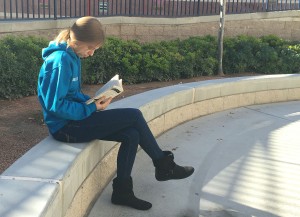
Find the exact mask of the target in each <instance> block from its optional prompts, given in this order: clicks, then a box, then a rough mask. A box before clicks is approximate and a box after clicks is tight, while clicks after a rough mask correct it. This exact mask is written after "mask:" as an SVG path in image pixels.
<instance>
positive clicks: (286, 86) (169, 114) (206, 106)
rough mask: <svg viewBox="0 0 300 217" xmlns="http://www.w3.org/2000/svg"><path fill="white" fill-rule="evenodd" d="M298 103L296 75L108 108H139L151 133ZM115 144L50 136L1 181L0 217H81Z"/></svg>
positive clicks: (184, 87)
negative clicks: (252, 108)
mask: <svg viewBox="0 0 300 217" xmlns="http://www.w3.org/2000/svg"><path fill="white" fill-rule="evenodd" d="M299 99H300V75H298V74H295V75H269V76H254V77H239V78H227V79H218V80H210V81H201V82H194V83H187V84H178V85H174V86H169V87H165V88H160V89H155V90H152V91H148V92H145V93H141V94H138V95H134V96H131V97H128V98H125V99H123V100H120V101H117V102H115V103H112V104H111V105H110V107H109V109H112V108H120V107H121V108H125V107H133V108H139V109H140V110H141V111H142V113H143V114H144V116H145V119H146V120H147V122H148V124H149V126H150V128H151V130H152V132H153V134H154V135H155V136H158V135H160V134H162V133H164V132H166V131H167V130H169V129H171V128H173V127H175V126H177V125H179V124H181V123H183V122H186V121H189V120H192V119H194V118H197V117H200V116H204V115H208V114H211V113H215V112H219V111H223V110H226V109H232V108H237V107H242V106H247V105H254V104H264V103H272V102H284V101H293V100H299ZM118 148H119V146H118V144H117V143H115V142H107V141H93V142H90V143H88V144H82V143H79V144H68V143H60V142H58V141H55V140H54V139H53V138H52V137H48V138H46V139H45V140H43V141H41V142H40V143H39V144H37V145H36V146H35V147H33V148H32V149H31V150H29V151H28V152H27V153H26V154H25V155H24V156H22V157H21V158H20V159H18V160H17V161H16V162H15V163H14V164H13V165H11V166H10V167H9V168H8V169H7V170H6V171H4V172H3V173H2V174H1V176H0V216H1V217H17V216H18V217H37V216H43V217H44V216H45V217H62V216H68V217H69V216H70V217H77V216H78V217H81V216H84V215H85V214H86V213H87V212H88V211H89V208H90V207H91V205H93V202H94V201H95V199H97V196H98V195H99V194H100V193H101V191H102V190H103V189H104V187H105V186H106V185H107V183H108V182H110V180H111V178H112V177H113V176H114V175H115V170H116V163H115V162H116V156H117V152H118Z"/></svg>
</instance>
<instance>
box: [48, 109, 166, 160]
mask: <svg viewBox="0 0 300 217" xmlns="http://www.w3.org/2000/svg"><path fill="white" fill-rule="evenodd" d="M127 128H134V129H135V130H136V131H137V132H138V135H139V144H140V146H141V147H142V149H143V150H144V151H145V152H146V153H147V154H148V155H149V156H150V158H151V159H152V160H156V159H159V158H161V157H163V156H164V155H163V152H162V150H161V149H160V148H159V146H158V144H157V142H156V140H155V138H154V136H153V134H152V132H151V130H150V129H149V127H148V124H147V122H146V121H145V119H144V117H143V114H142V113H141V112H140V110H138V109H133V108H123V109H111V110H105V111H101V112H95V113H93V114H92V115H91V116H90V117H88V118H86V119H84V120H80V121H70V123H69V124H67V125H66V126H65V127H63V129H61V130H59V132H57V133H55V134H54V135H53V136H54V138H56V139H57V140H63V141H66V140H68V142H88V141H91V140H94V139H102V140H105V139H107V140H113V141H119V140H115V139H114V136H116V135H115V134H117V133H119V132H121V131H122V130H124V129H127ZM136 135H137V134H136ZM136 135H135V136H136ZM118 137H119V136H116V138H118ZM108 138H109V139H108Z"/></svg>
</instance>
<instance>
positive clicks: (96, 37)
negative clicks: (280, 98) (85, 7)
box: [55, 16, 105, 45]
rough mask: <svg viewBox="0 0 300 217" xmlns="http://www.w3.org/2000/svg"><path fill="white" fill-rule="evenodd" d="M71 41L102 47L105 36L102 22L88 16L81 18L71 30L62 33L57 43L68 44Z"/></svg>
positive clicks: (57, 38)
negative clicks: (63, 42)
mask: <svg viewBox="0 0 300 217" xmlns="http://www.w3.org/2000/svg"><path fill="white" fill-rule="evenodd" d="M70 39H71V40H72V41H81V42H86V43H93V44H97V45H102V44H103V42H104V39H105V34H104V30H103V27H102V24H101V23H100V21H99V20H97V19H96V18H95V17H90V16H87V17H82V18H79V19H78V20H77V21H76V22H75V23H74V24H73V25H72V27H71V28H69V29H65V30H63V31H61V32H60V33H59V35H58V36H57V37H56V38H55V41H56V43H61V42H62V41H65V42H68V41H69V40H70Z"/></svg>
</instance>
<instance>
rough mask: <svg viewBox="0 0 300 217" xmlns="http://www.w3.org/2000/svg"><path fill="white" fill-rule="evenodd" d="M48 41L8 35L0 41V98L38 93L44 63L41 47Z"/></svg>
mask: <svg viewBox="0 0 300 217" xmlns="http://www.w3.org/2000/svg"><path fill="white" fill-rule="evenodd" d="M46 44H47V42H46V41H45V40H43V39H41V38H36V37H32V36H29V37H16V36H7V37H5V38H3V39H2V40H1V43H0V56H1V59H0V75H1V81H0V98H6V99H12V98H20V97H22V96H29V95H34V94H36V86H37V77H38V73H39V68H40V66H41V64H42V58H41V49H42V47H44V46H45V45H46Z"/></svg>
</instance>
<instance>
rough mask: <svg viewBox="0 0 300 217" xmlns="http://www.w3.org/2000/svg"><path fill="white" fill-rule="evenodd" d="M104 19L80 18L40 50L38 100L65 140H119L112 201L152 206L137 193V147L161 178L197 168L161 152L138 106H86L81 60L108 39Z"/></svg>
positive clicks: (101, 101)
mask: <svg viewBox="0 0 300 217" xmlns="http://www.w3.org/2000/svg"><path fill="white" fill-rule="evenodd" d="M104 38H105V35H104V31H103V28H102V25H101V23H100V22H99V20H97V19H96V18H94V17H82V18H80V19H78V20H77V21H76V22H75V23H74V24H73V25H72V27H71V28H70V29H66V30H63V31H62V32H61V33H60V34H59V35H58V36H57V37H56V39H55V40H54V41H51V42H50V43H49V46H48V47H47V48H44V49H43V51H42V56H43V59H44V63H43V65H42V67H41V70H40V74H39V78H38V98H39V101H40V103H41V105H42V108H43V115H44V120H45V123H46V124H47V126H48V128H49V132H50V134H51V135H52V136H53V137H54V138H55V139H56V140H58V141H62V142H71V143H75V142H80V143H81V142H89V141H92V140H95V139H101V140H109V141H117V142H120V143H121V146H120V149H119V152H118V157H117V176H116V178H115V179H114V180H113V193H112V197H111V202H112V203H113V204H118V205H125V206H129V207H133V208H135V209H139V210H148V209H150V208H151V207H152V204H151V203H149V202H147V201H144V200H141V199H138V198H136V197H135V195H134V193H133V184H132V178H131V170H132V167H133V163H134V160H135V157H136V152H137V148H138V145H140V146H141V147H142V149H143V150H144V151H145V152H146V153H147V154H148V155H149V157H150V158H151V159H152V161H153V164H154V166H155V177H156V179H157V180H158V181H166V180H170V179H183V178H186V177H188V176H190V175H191V174H192V173H193V172H194V168H192V167H182V166H178V165H177V164H176V163H175V162H174V156H173V154H172V152H170V151H162V150H161V149H160V147H159V146H158V144H157V142H156V140H155V138H154V136H153V135H152V133H151V131H150V129H149V127H148V125H147V122H146V121H145V119H144V117H143V115H142V113H141V112H140V111H139V110H138V109H133V108H126V109H111V110H105V109H106V108H107V106H108V105H109V104H110V102H111V100H112V99H111V98H108V99H106V98H105V97H102V98H100V99H99V100H98V101H96V102H94V103H91V104H89V105H86V103H85V102H86V101H87V100H88V99H90V97H89V96H87V95H84V94H83V93H82V92H81V86H80V83H81V64H80V58H86V57H89V56H93V54H94V52H95V51H96V50H97V49H99V48H100V47H101V46H102V45H103V43H104Z"/></svg>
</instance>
